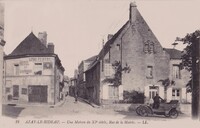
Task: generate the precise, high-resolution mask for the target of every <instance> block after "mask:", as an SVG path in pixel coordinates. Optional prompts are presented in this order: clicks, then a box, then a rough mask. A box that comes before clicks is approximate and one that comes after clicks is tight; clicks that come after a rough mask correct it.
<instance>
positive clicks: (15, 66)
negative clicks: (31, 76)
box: [14, 64, 19, 75]
mask: <svg viewBox="0 0 200 128" xmlns="http://www.w3.org/2000/svg"><path fill="white" fill-rule="evenodd" d="M14 75H19V64H15V65H14Z"/></svg>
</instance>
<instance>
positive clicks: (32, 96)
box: [28, 85, 47, 103]
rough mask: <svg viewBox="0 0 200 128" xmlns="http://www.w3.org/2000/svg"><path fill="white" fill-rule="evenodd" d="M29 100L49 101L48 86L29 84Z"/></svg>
mask: <svg viewBox="0 0 200 128" xmlns="http://www.w3.org/2000/svg"><path fill="white" fill-rule="evenodd" d="M28 100H29V102H39V103H46V102H47V86H41V85H29V86H28Z"/></svg>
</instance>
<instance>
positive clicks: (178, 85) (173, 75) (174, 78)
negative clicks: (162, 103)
mask: <svg viewBox="0 0 200 128" xmlns="http://www.w3.org/2000/svg"><path fill="white" fill-rule="evenodd" d="M165 50H166V52H168V53H169V54H170V64H169V65H170V69H169V70H170V75H169V79H170V81H171V82H172V83H171V84H170V85H169V86H168V87H167V97H166V99H167V101H170V100H179V101H180V102H182V103H191V92H188V89H187V87H186V85H187V84H188V82H189V80H190V73H189V72H188V71H187V70H186V69H181V65H180V64H181V56H182V52H181V51H179V50H176V49H165Z"/></svg>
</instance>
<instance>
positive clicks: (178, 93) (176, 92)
mask: <svg viewBox="0 0 200 128" xmlns="http://www.w3.org/2000/svg"><path fill="white" fill-rule="evenodd" d="M172 96H173V97H179V96H180V90H179V89H172Z"/></svg>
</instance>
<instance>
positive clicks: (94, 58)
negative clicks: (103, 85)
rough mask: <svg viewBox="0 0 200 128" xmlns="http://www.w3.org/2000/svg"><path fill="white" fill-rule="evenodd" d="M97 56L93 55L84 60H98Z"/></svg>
mask: <svg viewBox="0 0 200 128" xmlns="http://www.w3.org/2000/svg"><path fill="white" fill-rule="evenodd" d="M96 58H97V55H95V56H92V57H90V58H88V59H86V60H84V61H86V62H88V61H94V60H96Z"/></svg>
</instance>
